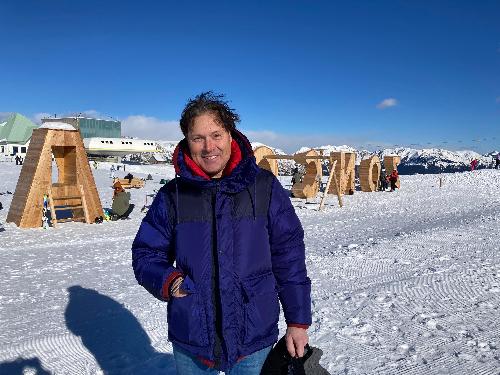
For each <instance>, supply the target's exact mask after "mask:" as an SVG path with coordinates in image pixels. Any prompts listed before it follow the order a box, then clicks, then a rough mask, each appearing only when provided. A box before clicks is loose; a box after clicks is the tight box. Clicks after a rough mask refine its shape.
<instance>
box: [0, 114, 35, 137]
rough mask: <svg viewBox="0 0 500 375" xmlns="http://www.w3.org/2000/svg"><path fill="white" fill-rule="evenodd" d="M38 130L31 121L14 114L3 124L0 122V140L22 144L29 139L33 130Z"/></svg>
mask: <svg viewBox="0 0 500 375" xmlns="http://www.w3.org/2000/svg"><path fill="white" fill-rule="evenodd" d="M36 128H38V126H37V125H36V124H34V123H33V122H32V121H31V120H29V119H28V118H26V117H24V116H23V115H21V114H19V113H14V114H13V115H11V116H10V117H9V118H8V119H7V120H5V121H4V122H0V140H6V141H7V143H20V144H24V143H26V142H28V140H29V139H30V138H31V133H33V129H36Z"/></svg>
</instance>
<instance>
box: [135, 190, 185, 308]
mask: <svg viewBox="0 0 500 375" xmlns="http://www.w3.org/2000/svg"><path fill="white" fill-rule="evenodd" d="M172 231H173V225H172V220H171V219H170V218H169V214H168V205H167V202H166V193H165V192H164V191H163V190H160V191H159V192H158V194H157V195H156V197H155V199H154V201H153V203H152V204H151V207H150V209H149V211H148V213H147V215H146V217H145V218H144V219H143V220H142V223H141V226H140V228H139V231H138V232H137V235H136V236H135V239H134V242H133V244H132V267H133V269H134V274H135V278H136V279H137V282H138V283H139V284H140V285H142V286H143V287H144V288H145V289H146V290H147V291H148V292H149V293H151V294H152V295H153V296H155V297H156V298H158V299H160V300H162V301H165V300H167V299H168V286H169V284H170V282H171V281H172V280H173V279H175V277H176V276H178V275H180V274H181V273H180V272H179V271H178V270H177V269H176V268H175V267H173V262H174V259H175V255H174V250H173V249H174V247H173V243H172Z"/></svg>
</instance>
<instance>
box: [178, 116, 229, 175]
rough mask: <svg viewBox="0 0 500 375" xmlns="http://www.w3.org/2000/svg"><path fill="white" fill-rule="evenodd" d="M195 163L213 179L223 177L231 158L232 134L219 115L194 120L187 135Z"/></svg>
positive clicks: (199, 117) (198, 117)
mask: <svg viewBox="0 0 500 375" xmlns="http://www.w3.org/2000/svg"><path fill="white" fill-rule="evenodd" d="M187 141H188V145H189V151H190V153H191V158H192V159H193V161H194V162H195V163H196V164H197V165H198V166H199V167H200V168H201V169H202V170H203V172H205V173H206V174H207V175H208V176H209V177H211V178H214V177H215V178H219V177H222V171H224V168H225V167H226V164H227V163H228V161H229V158H230V157H231V141H232V138H231V134H230V133H229V132H228V131H227V130H226V129H225V128H224V127H223V126H222V125H221V123H220V121H219V119H218V117H217V115H215V114H213V113H204V114H202V115H200V116H197V117H195V118H194V120H193V123H192V124H191V126H190V127H189V130H188V134H187Z"/></svg>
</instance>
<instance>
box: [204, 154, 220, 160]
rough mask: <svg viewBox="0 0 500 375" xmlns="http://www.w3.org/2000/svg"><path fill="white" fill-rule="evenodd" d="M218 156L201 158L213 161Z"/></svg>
mask: <svg viewBox="0 0 500 375" xmlns="http://www.w3.org/2000/svg"><path fill="white" fill-rule="evenodd" d="M218 156H219V155H209V156H203V159H208V160H214V159H215V158H217V157H218Z"/></svg>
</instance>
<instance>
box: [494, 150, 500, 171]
mask: <svg viewBox="0 0 500 375" xmlns="http://www.w3.org/2000/svg"><path fill="white" fill-rule="evenodd" d="M495 160H496V164H495V169H498V167H499V166H500V152H499V153H498V154H497V157H496V159H495Z"/></svg>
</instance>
